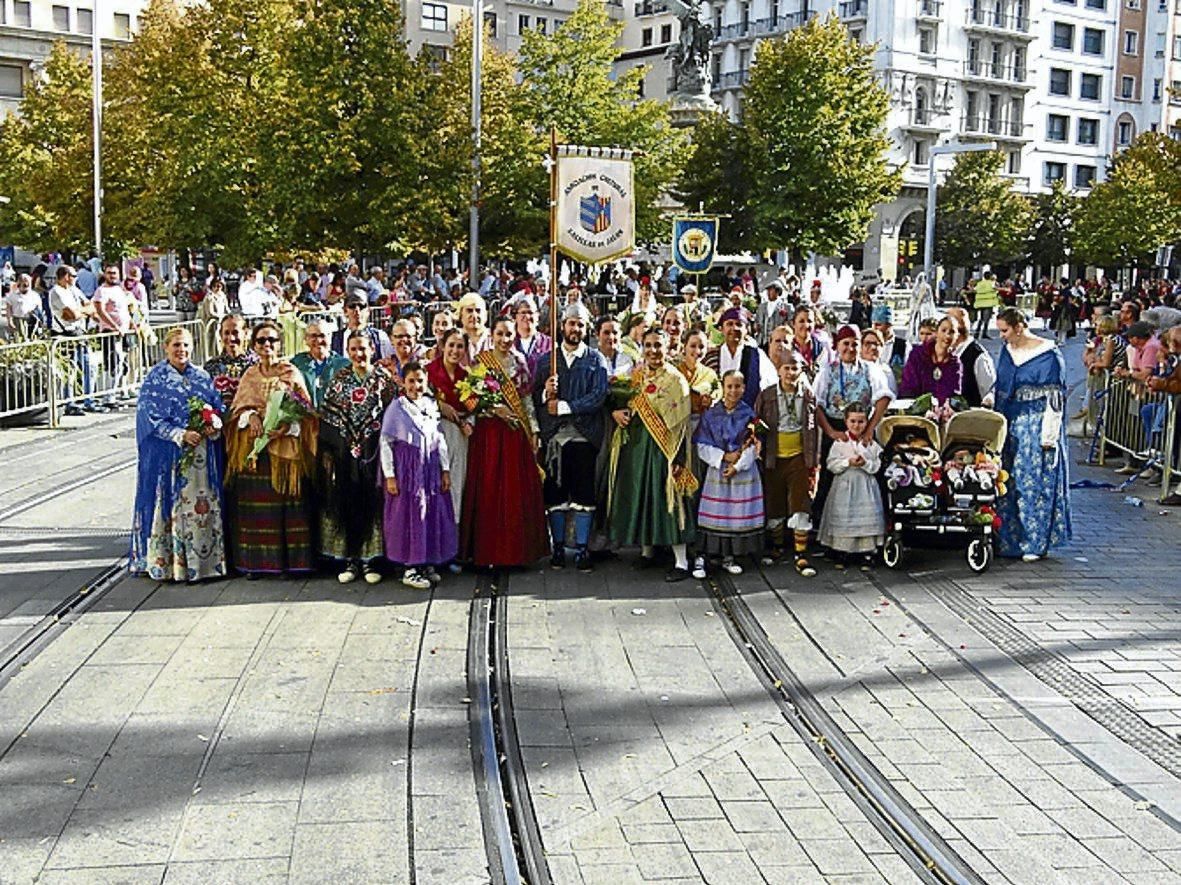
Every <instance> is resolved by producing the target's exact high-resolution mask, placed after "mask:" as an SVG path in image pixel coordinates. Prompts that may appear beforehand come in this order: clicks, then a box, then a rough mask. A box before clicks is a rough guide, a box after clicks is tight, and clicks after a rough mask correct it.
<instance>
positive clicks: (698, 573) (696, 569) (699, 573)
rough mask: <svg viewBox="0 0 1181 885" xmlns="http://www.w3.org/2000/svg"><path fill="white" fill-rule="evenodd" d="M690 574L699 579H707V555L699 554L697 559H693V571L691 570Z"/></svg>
mask: <svg viewBox="0 0 1181 885" xmlns="http://www.w3.org/2000/svg"><path fill="white" fill-rule="evenodd" d="M690 574H691V575H693V577H694V578H695V579H696V580H698V581H704V580H705V557H704V556H698V557H697V558H696V559H695V560H693V571H692V572H690Z"/></svg>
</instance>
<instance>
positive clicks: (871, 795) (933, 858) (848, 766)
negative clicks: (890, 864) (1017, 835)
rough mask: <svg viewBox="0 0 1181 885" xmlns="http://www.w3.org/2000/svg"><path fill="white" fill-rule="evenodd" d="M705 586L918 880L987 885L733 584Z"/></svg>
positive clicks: (755, 664)
mask: <svg viewBox="0 0 1181 885" xmlns="http://www.w3.org/2000/svg"><path fill="white" fill-rule="evenodd" d="M706 585H707V586H708V588H709V591H710V598H711V602H712V603H713V605H714V608H715V610H716V611H717V612H718V614H719V615H720V616H721V618H722V621H723V623H724V624H725V626H726V630H727V632H728V633H729V635H730V638H731V639H732V640H733V642H734V644H735V646H736V647H737V648H738V651H739V653H741V654H742V656H743V658H744V659H745V660H746V662H747V664H748V665H749V666H750V668H751V669H752V670H753V671H754V673H755V675H756V676H757V677H758V679H759V681H760V682H762V683H763V686H764V687H765V688H766V689H767V691H768V692H769V693H770V694H771V696H772V697H773V698H774V700H775V702H776V704H777V705H778V706H779V708H780V711H781V712H782V713H783V716H784V718H785V719H786V720H787V722H788V723H789V724H790V725H791V727H792V728H793V730H794V731H795V732H796V733H797V734H798V735H799V736H800V738H801V739H802V740H803V741H804V743H805V744H806V745H807V746H808V747H809V748H810V749H811V751H812V753H813V755H814V756H816V758H817V759H818V760H819V761H820V763H821V764H822V765H823V766H824V767H825V768H826V769H827V770H828V771H829V772H830V773H831V774H832V775H833V776H834V777H835V778H836V780H837V782H838V783H839V784H840V785H841V787H842V788H843V789H844V791H845V793H846V794H847V795H848V796H849V798H850V799H851V800H852V801H853V802H854V804H856V805H857V807H858V808H859V809H860V810H861V812H862V813H863V814H864V815H865V816H866V818H867V819H868V820H869V821H870V822H871V823H872V824H873V825H874V827H875V828H876V829H877V830H878V832H879V833H881V835H882V836H883V837H884V838H885V839H886V841H887V842H889V843H890V844H891V845H892V846H893V847H894V848H895V849H896V850H897V851H898V853H899V856H901V857H902V859H903V860H904V861H905V862H906V863H907V865H908V866H910V868H911V869H912V870H913V871H914V872H915V874H916V875H917V876H918V877H919V878H920V879H921V880H922V881H924V882H928V883H938V885H983V882H984V879H982V878H981V877H980V875H979V874H977V873H976V872H975V871H974V870H973V869H972V868H971V867H970V866H969V865H968V863H967V862H966V861H964V859H963V858H962V857H960V856H959V854H957V853H956V851H955V849H954V848H952V847H951V846H950V845H949V844H948V843H947V841H946V840H945V839H944V838H943V837H942V836H941V835H939V833H937V832H936V831H935V830H934V828H932V827H931V825H930V824H929V823H928V822H927V821H926V820H925V819H924V818H923V817H922V815H921V814H920V813H919V812H918V811H917V810H916V809H915V808H914V807H913V806H912V805H911V804H910V803H909V802H907V800H906V799H905V798H903V796H902V795H901V794H900V793H899V792H898V790H897V789H896V788H895V787H894V785H893V784H892V783H891V782H890V781H889V779H888V778H886V776H885V775H884V774H882V772H881V771H879V770H878V769H877V768H876V767H875V766H874V765H873V763H872V762H870V761H869V759H868V758H866V756H865V754H864V753H862V752H861V750H860V749H859V748H858V747H857V746H856V745H855V744H854V743H853V742H852V741H851V740H850V739H849V737H848V735H846V734H845V732H844V731H843V730H842V729H841V727H840V726H839V725H838V724H837V723H836V721H835V720H834V719H833V717H832V716H831V715H830V714H829V713H828V711H827V710H826V709H825V708H824V706H823V705H822V704H821V703H820V701H819V700H818V699H817V698H816V696H815V695H814V694H813V693H812V692H811V691H810V690H809V689H808V687H807V686H806V685H804V683H803V682H802V681H801V680H800V678H799V677H798V676H797V675H796V673H795V672H794V671H793V670H792V669H791V667H790V666H789V665H788V664H787V662H786V661H785V660H784V658H783V656H782V655H781V654H780V652H779V650H778V649H777V648H776V647H775V645H774V643H773V642H772V641H771V639H770V637H768V635H767V633H766V631H765V630H764V629H763V626H762V624H761V623H760V622H759V619H758V617H757V616H756V615H755V614H754V612H753V611H752V610H751V608H750V606H749V605H748V604H747V602H746V600H745V599H743V597H742V594H741V592H740V591H739V590H738V588H737V586H735V584H734V582H733V581H732V580H731V579H730V577H729V576H728V575H717V576H711V577H710V578H709V579H707V581H706ZM780 603H782V600H780Z"/></svg>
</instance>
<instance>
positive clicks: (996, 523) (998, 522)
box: [992, 516, 1001, 530]
mask: <svg viewBox="0 0 1181 885" xmlns="http://www.w3.org/2000/svg"><path fill="white" fill-rule="evenodd" d="M992 527H993V530H997V529H1000V527H1001V518H1000V517H999V516H994V517H993V518H992Z"/></svg>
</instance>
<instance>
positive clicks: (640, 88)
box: [636, 77, 644, 98]
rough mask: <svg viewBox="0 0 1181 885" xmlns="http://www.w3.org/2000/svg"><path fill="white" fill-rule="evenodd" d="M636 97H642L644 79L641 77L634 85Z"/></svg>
mask: <svg viewBox="0 0 1181 885" xmlns="http://www.w3.org/2000/svg"><path fill="white" fill-rule="evenodd" d="M636 97H637V98H643V97H644V78H643V77H641V78H640V79H639V82H638V83H637V84H636Z"/></svg>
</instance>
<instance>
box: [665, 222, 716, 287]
mask: <svg viewBox="0 0 1181 885" xmlns="http://www.w3.org/2000/svg"><path fill="white" fill-rule="evenodd" d="M717 242H718V219H717V218H716V217H702V216H684V217H681V218H674V219H673V261H675V262H676V264H677V267H679V268H680V269H681V270H683V271H685V272H686V273H705V272H706V271H707V270H709V269H710V267H712V266H713V263H714V251H715V249H716V247H717Z"/></svg>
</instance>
